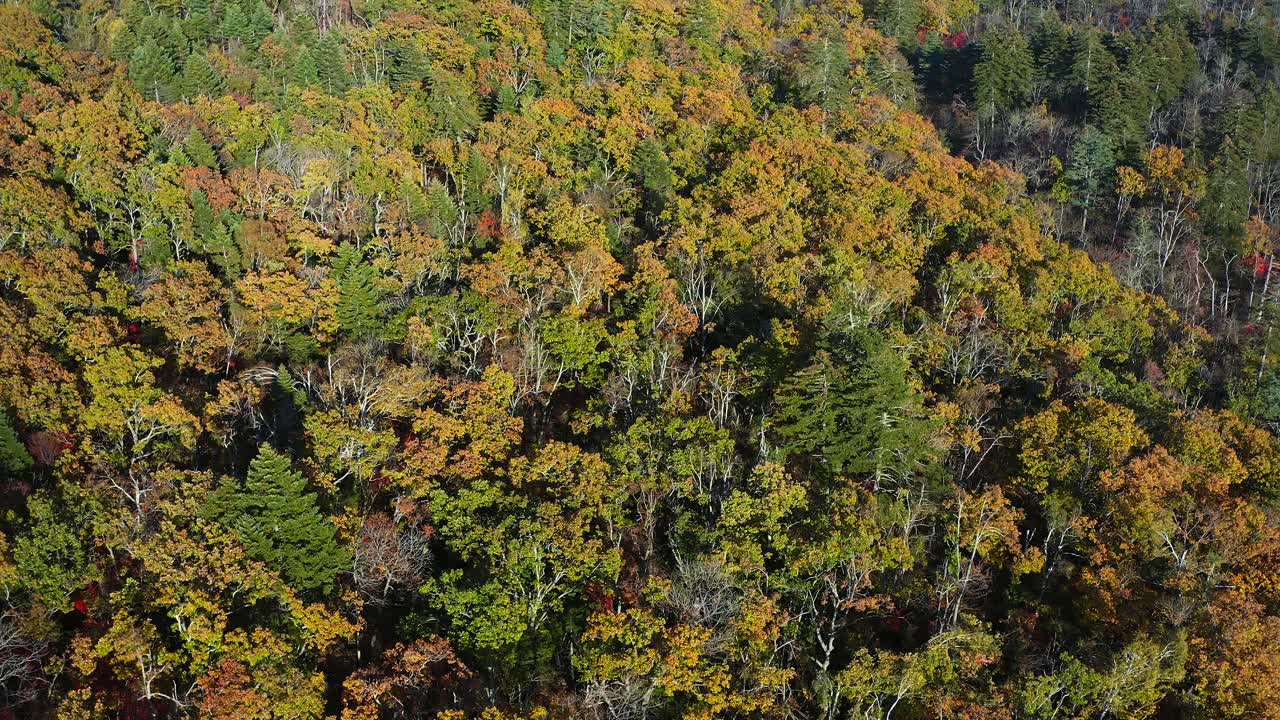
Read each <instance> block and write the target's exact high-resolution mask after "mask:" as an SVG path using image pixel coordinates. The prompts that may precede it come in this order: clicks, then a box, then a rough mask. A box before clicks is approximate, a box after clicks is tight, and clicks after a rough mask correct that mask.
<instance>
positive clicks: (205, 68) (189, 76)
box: [182, 52, 222, 97]
mask: <svg viewBox="0 0 1280 720" xmlns="http://www.w3.org/2000/svg"><path fill="white" fill-rule="evenodd" d="M182 89H183V92H184V93H185V94H186V95H187V97H196V96H198V95H208V96H214V95H218V94H220V93H221V92H222V76H221V75H219V74H218V71H217V70H216V69H215V68H214V67H213V64H212V63H210V62H209V58H207V57H205V55H204V53H198V52H197V53H191V54H190V55H188V56H187V62H186V64H185V65H183V68H182Z"/></svg>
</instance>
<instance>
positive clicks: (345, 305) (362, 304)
mask: <svg viewBox="0 0 1280 720" xmlns="http://www.w3.org/2000/svg"><path fill="white" fill-rule="evenodd" d="M333 272H334V275H335V276H336V277H337V279H338V308H337V314H338V323H339V324H340V325H341V326H342V329H343V331H345V332H346V333H347V334H348V335H349V336H350V337H353V338H367V337H374V336H376V335H378V334H379V333H380V332H381V330H382V328H383V315H384V310H385V307H384V306H383V303H382V295H383V293H382V289H381V288H379V287H378V286H377V278H378V271H377V270H376V269H375V268H374V267H373V266H372V265H370V264H369V263H367V262H365V260H364V254H363V253H361V252H360V250H358V249H357V248H356V247H355V246H354V245H343V246H342V247H341V248H339V250H338V257H337V258H336V259H335V260H334V263H333Z"/></svg>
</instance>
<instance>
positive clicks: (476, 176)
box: [462, 150, 492, 216]
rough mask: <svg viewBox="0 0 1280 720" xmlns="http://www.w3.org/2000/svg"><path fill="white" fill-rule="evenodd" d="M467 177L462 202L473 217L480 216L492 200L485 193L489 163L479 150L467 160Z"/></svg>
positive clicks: (472, 153) (474, 151) (472, 152)
mask: <svg viewBox="0 0 1280 720" xmlns="http://www.w3.org/2000/svg"><path fill="white" fill-rule="evenodd" d="M465 177H466V180H467V184H466V187H465V188H464V189H463V193H462V201H463V203H464V204H465V205H466V208H467V212H468V213H470V214H471V215H473V216H475V215H479V214H480V213H482V212H484V211H485V209H486V208H488V207H489V205H490V203H492V198H490V197H489V193H487V192H485V185H486V184H487V183H488V181H489V163H488V161H487V160H485V159H484V155H481V154H480V152H479V151H478V150H472V151H471V155H470V156H469V157H468V158H467V171H466V176H465Z"/></svg>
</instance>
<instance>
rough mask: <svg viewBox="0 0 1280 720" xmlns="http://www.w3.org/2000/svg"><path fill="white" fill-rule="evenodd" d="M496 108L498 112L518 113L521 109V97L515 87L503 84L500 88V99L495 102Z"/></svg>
mask: <svg viewBox="0 0 1280 720" xmlns="http://www.w3.org/2000/svg"><path fill="white" fill-rule="evenodd" d="M494 110H495V111H496V112H498V113H512V114H514V113H516V112H519V110H520V98H519V97H518V96H517V95H516V91H515V88H513V87H511V86H510V85H503V86H502V89H500V90H498V99H497V102H495V103H494Z"/></svg>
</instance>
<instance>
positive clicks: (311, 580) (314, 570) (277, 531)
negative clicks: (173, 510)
mask: <svg viewBox="0 0 1280 720" xmlns="http://www.w3.org/2000/svg"><path fill="white" fill-rule="evenodd" d="M306 488H307V481H306V479H305V478H303V477H302V475H301V474H299V473H297V472H295V471H294V470H293V469H292V468H291V467H290V464H289V458H288V457H286V456H284V455H281V454H280V453H278V452H276V451H275V450H274V449H273V448H271V446H269V445H261V446H259V448H258V454H257V457H255V458H254V459H253V462H252V463H250V465H249V474H248V476H247V477H246V478H245V480H244V481H243V482H238V481H236V480H232V479H226V480H224V481H223V483H222V485H220V486H219V488H218V490H217V491H216V492H215V493H213V494H212V495H211V496H210V497H209V499H208V501H207V502H206V503H205V505H204V507H203V508H202V509H201V514H202V515H203V516H204V517H207V518H209V519H212V520H217V521H218V522H220V523H222V524H223V525H225V526H227V527H228V528H231V529H232V530H234V531H235V532H236V534H237V535H238V536H239V537H240V540H241V542H243V543H244V547H245V551H246V552H247V553H248V554H249V556H250V557H252V558H255V559H258V560H262V561H263V562H265V563H267V565H269V566H270V567H272V568H274V569H275V570H277V571H279V572H280V574H281V576H282V577H283V578H284V579H285V581H286V582H288V583H289V584H290V585H291V586H292V587H294V588H296V589H297V590H298V591H299V592H302V593H304V594H306V595H325V594H328V593H329V592H330V591H331V590H332V589H333V582H334V579H335V578H336V577H337V574H338V573H339V572H341V571H342V570H343V569H344V568H345V567H346V566H347V563H348V562H349V555H348V554H347V551H346V550H345V549H343V548H341V547H340V546H339V545H338V541H337V536H336V529H335V528H334V526H333V523H332V522H331V521H330V520H329V519H328V518H326V517H325V516H324V515H322V514H321V513H320V509H319V507H318V506H317V505H316V496H315V494H314V493H308V492H306Z"/></svg>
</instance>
